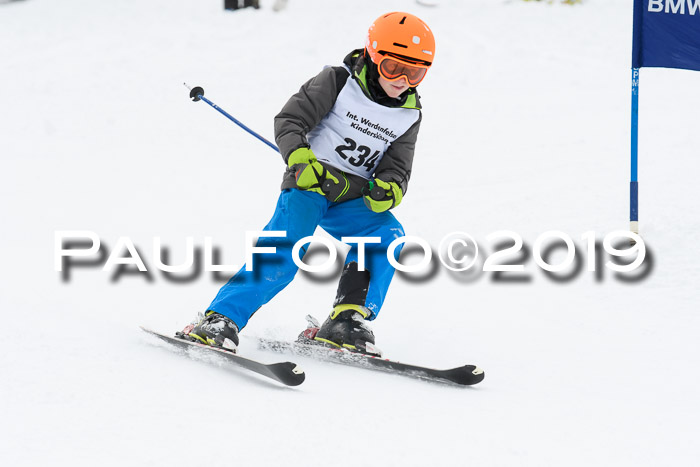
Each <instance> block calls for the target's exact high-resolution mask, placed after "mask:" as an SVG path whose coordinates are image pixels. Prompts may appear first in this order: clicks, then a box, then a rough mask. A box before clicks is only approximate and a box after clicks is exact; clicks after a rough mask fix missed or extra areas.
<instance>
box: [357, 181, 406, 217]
mask: <svg viewBox="0 0 700 467" xmlns="http://www.w3.org/2000/svg"><path fill="white" fill-rule="evenodd" d="M362 195H363V200H364V202H365V205H366V206H367V207H368V208H369V209H371V210H372V211H374V212H384V211H387V210H389V209H391V208H395V207H396V206H398V205H399V204H401V200H402V199H403V191H401V187H400V186H399V185H398V184H397V183H395V182H385V181H383V180H380V179H378V178H375V179H374V180H368V181H367V183H365V186H364V187H362Z"/></svg>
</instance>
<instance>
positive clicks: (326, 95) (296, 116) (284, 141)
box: [275, 67, 350, 162]
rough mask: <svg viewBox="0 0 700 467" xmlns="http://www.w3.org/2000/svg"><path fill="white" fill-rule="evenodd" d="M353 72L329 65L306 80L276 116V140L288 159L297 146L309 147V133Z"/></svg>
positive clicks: (285, 159) (333, 103)
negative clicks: (307, 137) (307, 135)
mask: <svg viewBox="0 0 700 467" xmlns="http://www.w3.org/2000/svg"><path fill="white" fill-rule="evenodd" d="M348 76H350V73H349V72H348V71H347V70H346V69H345V68H343V67H328V68H326V69H324V70H323V71H321V73H319V74H318V75H316V76H315V77H314V78H312V79H310V80H309V81H307V82H306V83H304V84H303V85H302V87H301V89H299V92H297V93H296V94H294V95H293V96H292V97H291V98H290V99H289V100H288V101H287V103H286V104H285V105H284V107H282V110H281V111H280V113H279V114H277V116H275V141H277V146H279V148H280V154H282V158H283V159H284V161H285V162H287V160H288V159H289V154H291V152H292V151H294V150H295V149H298V148H301V147H309V143H308V141H307V140H306V134H307V133H308V132H309V131H311V130H313V129H314V127H315V126H316V125H318V123H319V122H320V121H321V119H323V117H325V115H326V114H327V113H328V112H329V111H330V110H331V108H333V105H335V101H336V99H337V98H338V94H339V93H340V91H341V89H342V88H343V85H344V84H345V82H346V81H347V78H348Z"/></svg>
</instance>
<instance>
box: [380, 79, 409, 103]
mask: <svg viewBox="0 0 700 467" xmlns="http://www.w3.org/2000/svg"><path fill="white" fill-rule="evenodd" d="M379 84H380V85H381V87H382V89H384V92H385V93H386V95H387V96H389V97H391V98H393V99H396V98H397V97H399V96H400V95H401V94H403V93H404V92H405V91H406V89H408V85H407V84H406V82H405V81H403V80H399V81H389V80H386V79H384V78H383V77H381V76H380V77H379Z"/></svg>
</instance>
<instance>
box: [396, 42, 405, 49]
mask: <svg viewBox="0 0 700 467" xmlns="http://www.w3.org/2000/svg"><path fill="white" fill-rule="evenodd" d="M394 45H395V46H396V47H403V48H404V49H407V48H408V46H407V45H403V44H399V43H398V42H394Z"/></svg>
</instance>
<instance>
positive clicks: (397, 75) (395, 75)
mask: <svg viewBox="0 0 700 467" xmlns="http://www.w3.org/2000/svg"><path fill="white" fill-rule="evenodd" d="M428 66H429V65H417V64H412V63H406V62H402V61H400V60H399V59H397V58H394V57H390V56H388V55H384V56H383V57H382V59H381V60H379V63H378V64H377V67H378V68H379V74H380V75H382V77H383V78H384V79H386V80H387V81H396V80H398V79H401V78H403V77H405V78H406V81H408V84H409V86H411V87H415V86H418V83H420V82H421V81H423V78H425V74H426V73H427V72H428Z"/></svg>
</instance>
